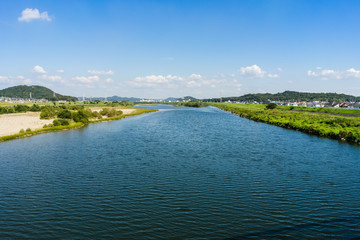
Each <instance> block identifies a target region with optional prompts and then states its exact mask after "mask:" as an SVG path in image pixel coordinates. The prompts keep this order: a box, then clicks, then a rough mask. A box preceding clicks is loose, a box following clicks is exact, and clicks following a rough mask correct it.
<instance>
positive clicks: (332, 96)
mask: <svg viewBox="0 0 360 240" xmlns="http://www.w3.org/2000/svg"><path fill="white" fill-rule="evenodd" d="M228 100H230V101H240V102H253V101H257V102H267V101H327V102H350V101H360V97H355V96H351V95H347V94H338V93H308V92H295V91H285V92H282V93H275V94H272V93H256V94H246V95H243V96H240V97H223V98H222V99H221V101H223V102H225V101H228ZM203 101H206V102H220V98H212V99H204V100H203Z"/></svg>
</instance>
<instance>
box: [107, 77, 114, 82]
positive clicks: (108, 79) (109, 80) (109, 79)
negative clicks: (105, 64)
mask: <svg viewBox="0 0 360 240" xmlns="http://www.w3.org/2000/svg"><path fill="white" fill-rule="evenodd" d="M105 82H107V83H112V82H114V80H112V79H111V78H107V79H106V80H105Z"/></svg>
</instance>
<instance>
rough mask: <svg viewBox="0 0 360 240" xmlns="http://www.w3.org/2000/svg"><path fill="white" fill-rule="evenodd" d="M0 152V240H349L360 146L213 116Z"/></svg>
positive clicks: (178, 111) (186, 115)
mask: <svg viewBox="0 0 360 240" xmlns="http://www.w3.org/2000/svg"><path fill="white" fill-rule="evenodd" d="M148 108H155V109H159V110H160V111H158V112H155V113H149V114H143V115H139V116H135V117H130V118H125V119H122V120H119V121H113V122H103V123H97V124H90V125H89V126H88V127H86V128H83V129H78V130H71V131H65V132H56V133H48V134H42V135H37V136H34V137H30V138H25V139H19V140H14V141H9V142H4V143H1V144H0V239H279V238H283V239H326V238H335V239H357V238H360V147H357V146H353V145H349V144H346V143H341V142H338V141H335V140H331V139H324V138H319V137H316V136H310V135H307V134H304V133H300V132H297V131H293V130H287V129H282V128H279V127H276V126H272V125H267V124H264V123H258V122H254V121H250V120H247V119H243V118H240V117H238V116H236V115H232V114H230V113H227V112H224V111H221V110H219V109H216V108H213V107H206V108H184V107H172V106H167V105H158V106H148Z"/></svg>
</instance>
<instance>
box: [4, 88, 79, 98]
mask: <svg viewBox="0 0 360 240" xmlns="http://www.w3.org/2000/svg"><path fill="white" fill-rule="evenodd" d="M30 93H31V97H32V98H33V99H47V100H50V101H59V100H67V101H77V98H76V97H71V96H65V95H61V94H58V93H55V97H54V91H52V90H51V89H49V88H46V87H42V86H26V85H19V86H14V87H9V88H5V89H3V90H0V97H11V98H30Z"/></svg>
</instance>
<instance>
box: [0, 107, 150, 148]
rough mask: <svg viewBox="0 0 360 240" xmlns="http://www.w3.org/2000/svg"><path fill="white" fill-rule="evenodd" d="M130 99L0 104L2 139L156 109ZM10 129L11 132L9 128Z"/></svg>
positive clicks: (0, 136) (67, 128) (67, 127)
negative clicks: (139, 105) (136, 104)
mask: <svg viewBox="0 0 360 240" xmlns="http://www.w3.org/2000/svg"><path fill="white" fill-rule="evenodd" d="M154 111H156V110H152V109H142V108H132V105H131V104H129V103H127V102H112V103H108V104H104V103H98V104H52V105H50V104H33V105H25V104H16V105H12V106H4V105H3V106H0V124H1V127H0V142H4V141H8V140H13V139H17V138H23V137H29V136H33V135H37V134H41V133H48V132H56V131H63V130H70V129H77V128H82V127H85V126H87V125H88V124H89V123H96V122H102V121H113V120H119V119H122V118H125V117H131V116H136V115H139V114H143V113H149V112H154ZM10 130H11V131H10Z"/></svg>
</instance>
